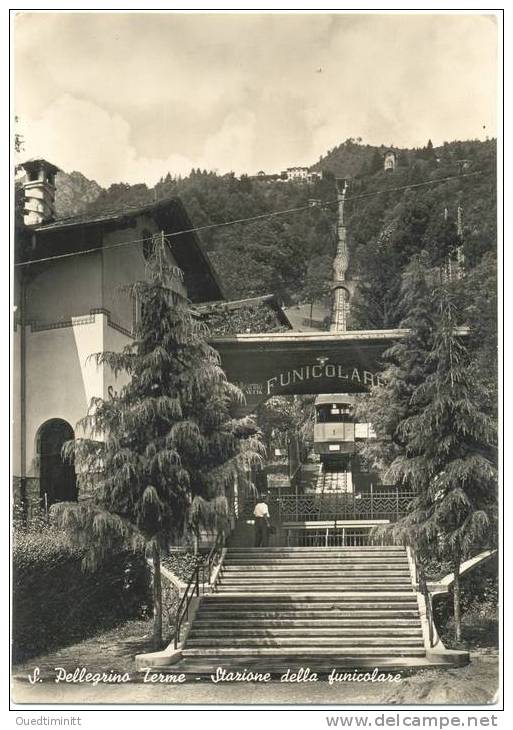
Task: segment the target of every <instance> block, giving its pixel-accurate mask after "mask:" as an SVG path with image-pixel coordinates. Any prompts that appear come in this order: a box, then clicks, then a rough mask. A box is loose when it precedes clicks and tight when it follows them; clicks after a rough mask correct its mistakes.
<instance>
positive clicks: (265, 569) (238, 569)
mask: <svg viewBox="0 0 513 730" xmlns="http://www.w3.org/2000/svg"><path fill="white" fill-rule="evenodd" d="M312 569H313V571H314V573H315V575H319V576H320V575H322V574H323V573H329V574H332V573H351V574H354V573H361V574H362V575H367V574H369V573H375V572H378V573H382V574H383V575H388V574H394V573H408V574H409V565H408V562H407V561H406V560H404V561H401V562H399V561H397V562H396V563H390V561H386V562H383V563H375V562H374V561H370V560H369V561H367V562H365V563H363V564H362V565H358V564H355V563H349V562H347V563H338V562H328V561H326V562H325V563H322V564H315V565H310V564H308V565H305V563H304V561H302V560H301V561H298V562H297V563H293V564H292V565H291V564H289V563H288V562H286V563H274V564H270V565H260V564H258V565H257V564H249V563H248V564H247V565H232V564H230V563H224V564H223V575H225V574H226V575H228V574H230V575H237V576H239V575H241V576H248V575H255V576H260V575H263V576H267V575H279V576H282V575H302V574H310V575H311V573H312Z"/></svg>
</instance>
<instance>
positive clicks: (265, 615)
mask: <svg viewBox="0 0 513 730" xmlns="http://www.w3.org/2000/svg"><path fill="white" fill-rule="evenodd" d="M249 620H251V621H252V622H253V623H254V624H256V623H258V622H261V621H262V622H263V621H291V620H293V621H299V622H300V623H301V624H302V623H306V624H308V625H309V626H310V625H314V624H317V623H322V622H323V621H327V622H332V621H336V622H339V621H343V622H347V624H348V625H351V624H352V623H354V624H356V625H361V624H362V623H364V622H367V621H376V622H388V621H391V622H399V621H418V620H419V618H418V610H417V607H416V606H415V607H412V608H410V609H408V608H404V609H401V608H395V607H391V608H388V609H386V608H385V609H383V608H382V607H381V606H380V607H379V609H377V608H364V609H363V610H362V609H360V608H352V609H345V610H318V611H312V610H311V609H308V608H305V609H303V610H296V609H290V610H289V609H282V610H276V611H265V610H264V611H252V610H251V609H248V610H246V611H230V610H226V611H205V610H203V609H200V610H199V611H198V613H197V614H196V619H195V621H205V622H212V623H214V622H232V621H236V622H237V621H240V622H241V624H243V625H244V624H246V623H247V621H249Z"/></svg>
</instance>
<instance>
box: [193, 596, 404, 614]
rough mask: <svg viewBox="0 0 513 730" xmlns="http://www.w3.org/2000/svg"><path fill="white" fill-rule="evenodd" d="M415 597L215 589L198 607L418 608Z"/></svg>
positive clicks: (264, 609)
mask: <svg viewBox="0 0 513 730" xmlns="http://www.w3.org/2000/svg"><path fill="white" fill-rule="evenodd" d="M417 605H418V604H417V597H416V595H415V593H413V591H411V592H409V593H388V594H386V593H374V594H372V595H369V594H368V593H354V594H352V595H351V596H347V595H343V596H341V595H340V593H337V594H335V595H325V594H324V595H315V594H308V595H299V596H296V595H290V594H287V595H284V596H281V595H279V594H276V593H275V594H274V595H272V596H267V595H262V594H256V595H253V596H251V597H250V598H249V597H248V596H246V595H232V596H227V595H226V594H221V593H214V594H210V595H209V596H207V597H205V598H204V599H203V601H202V602H201V609H200V610H206V609H208V610H213V611H218V610H221V611H223V610H229V611H260V610H262V611H271V610H272V611H281V610H287V611H290V610H295V609H296V608H299V609H302V608H305V609H307V610H309V611H311V610H320V609H325V610H329V611H334V610H342V609H349V608H356V609H362V608H370V609H373V610H377V609H384V608H389V607H390V608H413V609H417Z"/></svg>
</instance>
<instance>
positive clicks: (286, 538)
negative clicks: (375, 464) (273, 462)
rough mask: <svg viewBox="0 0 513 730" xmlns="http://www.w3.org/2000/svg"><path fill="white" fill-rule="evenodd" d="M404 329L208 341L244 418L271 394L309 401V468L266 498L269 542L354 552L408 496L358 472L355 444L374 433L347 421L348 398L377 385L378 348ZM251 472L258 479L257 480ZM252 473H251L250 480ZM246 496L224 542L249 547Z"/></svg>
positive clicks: (291, 468)
mask: <svg viewBox="0 0 513 730" xmlns="http://www.w3.org/2000/svg"><path fill="white" fill-rule="evenodd" d="M406 334H407V330H400V329H394V330H372V331H343V332H324V331H322V332H296V331H288V332H278V333H270V334H239V335H234V336H230V337H217V338H215V339H214V340H213V343H212V344H213V345H214V346H215V347H216V349H217V350H218V352H219V353H220V356H221V361H222V365H223V368H224V370H225V372H226V374H227V377H228V379H229V380H230V381H231V382H234V383H237V384H238V385H239V387H240V388H241V390H242V391H243V393H244V394H245V398H246V404H245V406H244V411H245V412H246V413H253V412H254V411H255V410H256V409H257V408H258V406H259V405H261V404H262V403H264V402H265V401H266V400H267V399H268V398H270V397H272V396H276V395H306V394H308V395H315V396H317V397H316V424H315V427H314V449H315V451H316V452H317V459H318V461H315V462H314V463H313V464H301V463H299V464H297V463H296V464H292V463H291V461H292V459H291V454H290V453H289V464H288V477H289V478H288V480H286V481H285V484H284V485H282V486H278V487H277V488H272V487H271V486H270V480H269V481H268V480H267V478H266V477H264V479H262V478H260V479H257V480H256V481H257V485H258V491H265V492H267V495H268V501H269V508H270V512H271V517H272V521H273V524H274V525H275V528H276V531H275V534H274V536H273V537H272V543H273V544H274V545H275V546H286V545H288V546H338V545H340V546H360V545H366V544H368V541H369V533H370V531H371V529H372V528H373V527H376V526H379V525H383V524H387V523H390V522H394V521H395V520H397V519H398V518H399V517H400V516H402V515H404V514H405V513H406V512H407V510H408V505H409V503H410V501H411V499H412V497H413V494H412V493H410V492H407V491H405V490H404V489H401V488H398V487H397V486H395V485H387V484H382V483H380V480H379V476H378V474H377V473H370V472H368V471H363V470H361V469H360V466H359V459H358V454H357V452H358V448H359V445H360V444H362V442H365V441H366V440H367V439H368V438H373V437H374V432H373V430H372V426H371V424H367V423H358V422H357V420H356V418H355V414H354V411H355V400H356V396H358V395H361V394H365V393H368V392H369V389H370V388H371V387H372V386H373V385H377V384H378V383H379V382H380V372H381V369H382V364H381V358H382V355H383V352H384V351H385V350H386V349H387V348H388V347H390V345H391V344H392V343H393V342H395V341H397V340H398V339H401V338H402V337H404V336H405V335H406ZM257 476H259V475H257ZM260 476H261V475H260ZM255 499H256V494H255V491H254V490H253V491H248V490H246V491H244V490H239V492H238V495H237V504H236V509H235V511H236V515H237V527H236V529H235V532H234V535H233V540H234V541H235V543H236V544H240V545H250V544H251V541H252V525H251V522H252V510H253V506H254V503H255Z"/></svg>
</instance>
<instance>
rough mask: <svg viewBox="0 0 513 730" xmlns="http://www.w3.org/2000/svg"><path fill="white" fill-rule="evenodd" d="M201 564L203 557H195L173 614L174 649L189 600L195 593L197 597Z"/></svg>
mask: <svg viewBox="0 0 513 730" xmlns="http://www.w3.org/2000/svg"><path fill="white" fill-rule="evenodd" d="M203 566H204V561H203V558H201V557H197V558H196V565H195V566H194V569H193V571H192V573H191V577H190V578H189V582H188V583H187V587H186V588H185V591H184V592H183V595H182V598H181V599H180V603H179V604H178V608H177V610H176V616H175V631H174V637H173V643H174V647H175V649H177V648H178V643H179V641H180V629H181V627H182V623H183V621H184V618H185V620H186V621H187V620H188V618H189V607H190V605H191V601H192V599H193V598H194V596H195V595H196V597H199V594H200V570H203Z"/></svg>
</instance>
